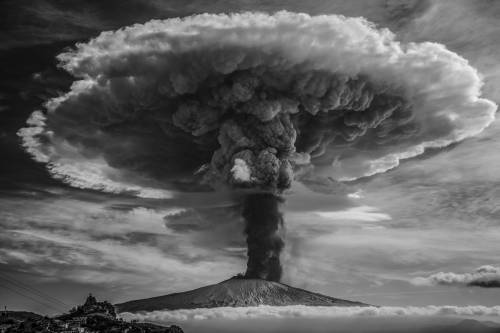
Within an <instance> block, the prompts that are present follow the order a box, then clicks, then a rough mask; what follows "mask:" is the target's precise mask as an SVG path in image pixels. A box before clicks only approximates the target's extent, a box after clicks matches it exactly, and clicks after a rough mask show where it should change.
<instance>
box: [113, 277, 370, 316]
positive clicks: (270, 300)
mask: <svg viewBox="0 0 500 333" xmlns="http://www.w3.org/2000/svg"><path fill="white" fill-rule="evenodd" d="M258 305H274V306H285V305H309V306H368V304H364V303H360V302H354V301H348V300H343V299H338V298H333V297H330V296H326V295H322V294H318V293H313V292H310V291H307V290H304V289H299V288H294V287H291V286H288V285H286V284H283V283H279V282H273V281H266V280H260V279H243V278H231V279H229V280H225V281H222V282H220V283H217V284H212V285H209V286H205V287H201V288H198V289H194V290H190V291H186V292H181V293H174V294H169V295H165V296H157V297H153V298H146V299H140V300H135V301H129V302H125V303H120V304H116V305H115V307H116V308H117V310H118V312H141V311H156V310H178V309H195V308H214V307H222V306H232V307H245V306H258Z"/></svg>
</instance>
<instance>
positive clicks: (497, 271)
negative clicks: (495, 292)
mask: <svg viewBox="0 0 500 333" xmlns="http://www.w3.org/2000/svg"><path fill="white" fill-rule="evenodd" d="M411 282H412V283H413V284H415V285H439V284H441V285H451V286H467V287H482V288H500V267H494V266H489V265H486V266H481V267H479V268H477V269H476V270H475V271H474V272H472V273H453V272H447V273H445V272H439V273H436V274H432V275H430V276H428V277H417V278H414V279H413V280H411Z"/></svg>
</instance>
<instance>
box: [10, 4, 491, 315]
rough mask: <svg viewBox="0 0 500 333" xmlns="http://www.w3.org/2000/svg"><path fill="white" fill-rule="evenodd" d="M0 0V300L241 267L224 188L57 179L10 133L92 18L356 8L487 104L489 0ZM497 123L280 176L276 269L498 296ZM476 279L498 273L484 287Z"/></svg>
mask: <svg viewBox="0 0 500 333" xmlns="http://www.w3.org/2000/svg"><path fill="white" fill-rule="evenodd" d="M1 6H2V7H3V8H2V9H1V10H0V12H2V13H3V14H2V15H3V16H4V17H3V18H2V20H0V21H1V22H2V25H4V26H3V27H2V29H1V31H2V32H1V33H0V41H1V43H0V57H1V59H2V61H1V63H2V67H1V68H0V78H1V79H0V87H1V88H0V117H1V121H0V154H1V155H2V162H1V164H0V212H1V215H0V229H1V232H0V281H1V282H2V283H0V301H1V303H3V304H1V305H7V306H8V307H9V308H11V309H24V310H30V311H36V312H39V313H49V314H50V313H57V312H61V310H66V309H67V308H68V307H66V305H71V306H72V305H75V304H78V303H81V302H82V300H83V299H84V297H85V295H86V294H88V293H89V292H92V293H93V294H95V295H96V296H97V297H98V298H99V299H106V300H109V301H111V302H113V303H115V302H116V303H118V302H123V301H126V300H131V299H137V298H145V297H152V296H158V295H163V294H168V293H171V292H178V291H184V290H189V289H193V288H197V287H200V286H203V285H207V284H211V283H216V282H220V281H222V280H225V279H227V278H229V277H231V276H233V275H235V274H237V273H240V272H243V271H244V270H245V268H246V244H245V235H244V233H243V229H244V222H243V221H242V219H241V218H240V217H239V215H238V213H237V209H236V208H235V204H234V202H233V200H232V198H231V195H230V194H228V193H226V192H200V191H179V190H178V189H172V188H166V189H162V191H161V193H159V194H158V192H155V191H153V192H151V191H150V192H148V191H149V189H150V188H149V187H147V186H146V185H144V186H143V187H142V189H143V190H144V189H145V191H146V190H147V191H146V192H144V193H146V194H147V193H154V194H158V195H153V198H151V197H148V195H142V196H136V195H133V194H132V193H124V192H120V193H108V192H109V191H106V190H109V187H107V188H106V187H105V188H88V187H87V188H77V187H75V184H74V182H73V183H72V182H71V181H69V184H68V181H66V182H65V181H64V180H65V179H64V177H62V178H61V177H59V178H58V179H55V178H54V177H53V175H54V174H52V176H51V174H50V173H49V172H48V171H47V168H46V166H45V163H43V162H40V161H38V162H37V161H34V160H33V159H32V156H30V154H28V153H27V152H26V151H25V149H24V148H23V147H22V144H23V141H22V140H21V137H20V136H19V135H18V134H17V133H18V131H19V129H21V128H23V127H25V126H26V125H25V124H26V120H27V119H28V118H29V117H30V115H31V114H32V112H34V111H35V110H39V109H41V108H42V106H43V103H45V102H46V101H47V100H49V99H50V98H54V97H57V96H60V95H62V94H64V93H66V92H67V91H69V90H70V86H71V83H72V81H73V78H72V77H71V75H70V74H68V73H67V72H65V71H64V70H62V69H60V68H59V69H58V68H57V66H56V65H57V60H56V56H57V55H58V54H60V53H61V52H64V50H68V47H72V46H74V45H75V43H76V42H87V41H89V39H91V38H94V37H96V36H97V35H99V33H100V32H101V31H107V30H115V29H118V28H120V27H123V26H128V25H132V24H134V23H145V22H147V21H149V20H151V19H167V18H174V17H179V16H187V15H193V14H199V13H205V12H209V13H229V12H242V11H261V12H266V13H274V12H276V11H278V10H288V11H292V12H304V13H308V14H311V15H320V14H340V15H345V16H353V17H360V16H362V17H365V18H366V19H367V20H369V21H372V22H374V23H375V24H376V25H377V27H380V28H389V29H390V30H391V31H392V32H393V33H394V34H395V36H396V37H395V38H396V40H399V41H401V42H403V43H412V42H425V41H429V42H436V43H441V44H444V45H445V46H446V47H447V48H448V49H449V50H451V51H453V52H456V53H458V54H459V55H461V56H463V57H464V58H465V59H467V60H468V62H469V64H470V65H471V66H473V67H475V68H477V69H478V71H479V73H480V77H481V79H482V80H483V82H484V85H483V87H482V93H483V95H482V96H483V97H485V98H487V99H489V100H491V101H493V102H495V103H500V88H499V86H500V85H499V83H500V62H499V60H498V56H497V54H499V52H500V26H499V25H498V19H499V18H500V4H499V3H498V2H497V1H495V0H490V1H487V0H479V1H467V0H453V1H452V0H442V1H410V0H405V1H390V0H384V1H382V0H375V1H362V0H356V1H349V2H347V1H335V0H334V1H326V0H324V1H320V0H311V1H307V2H303V1H295V0H293V1H278V0H268V1H214V2H205V1H201V0H200V1H155V0H150V1H138V0H130V1H125V2H124V1H108V2H106V4H102V3H101V2H99V1H72V2H66V1H64V2H63V1H48V0H40V1H6V2H4V3H3V4H2V5H1ZM499 131H500V125H499V124H498V121H494V122H493V123H492V124H491V125H490V126H489V127H488V128H487V129H485V130H484V131H483V132H481V133H480V134H478V135H475V136H474V137H472V138H467V139H465V140H463V141H461V142H459V143H454V144H452V145H450V146H448V147H446V148H432V149H428V150H426V151H425V152H424V153H423V154H421V155H419V156H417V157H414V158H410V159H407V160H403V161H401V162H400V164H399V165H398V166H397V167H396V168H393V169H391V170H388V171H386V172H382V173H378V174H376V175H373V176H370V177H365V178H362V179H359V180H355V181H350V182H341V183H337V182H335V183H334V184H333V185H328V184H327V185H325V184H319V185H318V184H316V185H314V184H310V183H309V184H303V183H301V182H293V183H292V185H291V188H290V189H289V190H288V191H287V194H286V196H285V199H286V200H285V202H284V204H283V207H282V210H283V214H284V218H285V226H284V231H283V234H284V239H285V247H284V250H283V252H282V255H281V256H282V264H283V278H282V281H283V282H284V283H286V284H290V285H292V286H296V287H300V288H306V289H308V290H312V291H315V292H320V293H324V294H327V295H331V296H334V297H338V298H344V299H350V300H358V301H362V302H365V303H369V304H377V305H386V306H426V305H456V306H473V305H484V306H494V305H498V299H500V289H498V281H500V269H498V267H500V259H498V251H499V250H500V245H499V244H500V224H499V217H500V209H499V208H498V205H497V201H498V199H499V198H500V190H499V188H500V187H499V186H498V185H499V182H500V175H499V174H498V172H497V169H498V168H497V165H498V163H499V162H500V161H499V159H500V157H499V155H498V153H497V152H498V151H499V149H498V148H500V139H498V133H499ZM83 163H85V161H81V160H79V161H78V164H76V165H77V166H81V165H83ZM94 176H95V174H94ZM124 179H126V180H130V179H132V180H136V179H135V178H130V177H129V176H128V175H120V177H117V178H114V179H113V181H114V183H109V184H111V185H110V186H112V185H113V184H116V183H119V184H126V186H129V187H128V188H129V189H130V185H128V183H127V182H125V181H124ZM66 180H67V179H66ZM98 180H99V179H98ZM107 184H108V183H107ZM142 184H145V183H142ZM72 185H73V186H72ZM113 186H114V185H113ZM103 189H104V190H103ZM5 279H9V280H10V281H12V280H14V281H18V282H17V283H18V284H19V283H22V285H23V286H24V288H26V286H31V287H33V288H36V289H37V290H40V291H43V292H44V293H45V294H48V295H50V296H51V297H54V298H56V299H57V300H59V302H56V303H54V300H48V299H47V298H46V297H45V300H41V299H40V298H37V297H34V296H33V295H32V293H30V292H29V291H27V290H26V289H23V288H20V287H17V288H16V287H15V286H14V285H13V284H12V283H10V282H7V280H5ZM478 281H479V282H481V281H497V282H496V283H497V285H496V287H497V288H494V287H491V286H494V285H493V284H490V285H489V286H490V288H486V287H485V284H481V283H478ZM13 289H14V290H16V291H17V292H14V291H13ZM19 292H21V293H24V294H29V295H31V296H32V297H34V298H35V299H36V301H35V300H33V299H30V298H27V297H25V296H22V295H20V294H19ZM40 302H42V303H49V304H48V305H50V306H48V305H47V304H41V303H40ZM61 302H62V303H63V304H62V303H61ZM61 308H62V309H61Z"/></svg>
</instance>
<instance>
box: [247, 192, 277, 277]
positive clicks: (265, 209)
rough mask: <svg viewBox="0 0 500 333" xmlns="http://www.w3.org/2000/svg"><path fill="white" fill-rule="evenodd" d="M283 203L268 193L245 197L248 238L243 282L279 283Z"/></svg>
mask: <svg viewBox="0 0 500 333" xmlns="http://www.w3.org/2000/svg"><path fill="white" fill-rule="evenodd" d="M281 201H282V199H281V198H280V197H278V196H276V195H273V194H271V193H256V194H250V195H248V196H247V197H246V198H245V200H244V203H243V218H244V219H245V222H246V225H245V233H246V235H247V245H248V262H247V271H246V273H245V278H248V279H265V280H269V281H279V280H280V279H281V273H282V267H281V263H280V253H281V250H282V249H283V246H284V242H283V239H282V238H281V236H280V235H279V229H280V227H282V226H283V215H282V214H281V212H280V211H279V205H280V203H281Z"/></svg>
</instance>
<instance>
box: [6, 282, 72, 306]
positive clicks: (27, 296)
mask: <svg viewBox="0 0 500 333" xmlns="http://www.w3.org/2000/svg"><path fill="white" fill-rule="evenodd" d="M0 287H4V288H5V289H7V290H10V291H12V292H13V293H16V294H18V295H21V296H24V297H26V298H29V299H31V300H32V301H34V302H37V303H39V304H41V305H44V306H48V307H50V308H52V309H54V310H57V311H60V312H64V311H61V309H60V308H57V307H55V306H52V305H50V304H48V303H45V302H42V301H40V300H38V299H36V298H33V297H31V296H29V295H26V294H23V293H22V292H20V291H19V290H15V289H12V288H9V287H7V286H6V285H0Z"/></svg>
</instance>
